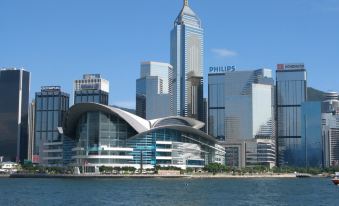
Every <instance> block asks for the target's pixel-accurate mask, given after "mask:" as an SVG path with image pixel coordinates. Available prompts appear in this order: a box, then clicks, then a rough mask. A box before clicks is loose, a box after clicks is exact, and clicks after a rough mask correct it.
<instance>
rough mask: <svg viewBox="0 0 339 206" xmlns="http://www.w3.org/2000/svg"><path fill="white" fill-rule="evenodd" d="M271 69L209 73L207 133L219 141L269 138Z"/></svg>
mask: <svg viewBox="0 0 339 206" xmlns="http://www.w3.org/2000/svg"><path fill="white" fill-rule="evenodd" d="M273 83H274V81H273V79H272V71H271V70H269V69H259V70H254V71H234V72H225V73H211V74H209V83H208V89H209V98H208V102H209V103H208V106H209V112H208V113H209V134H211V135H212V136H215V137H216V138H218V139H219V140H220V141H225V140H227V139H242V140H248V139H253V138H259V137H265V138H272V137H273V136H274V132H273V127H274V125H273V119H274V110H273Z"/></svg>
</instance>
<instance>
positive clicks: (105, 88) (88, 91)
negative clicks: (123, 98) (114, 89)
mask: <svg viewBox="0 0 339 206" xmlns="http://www.w3.org/2000/svg"><path fill="white" fill-rule="evenodd" d="M108 100H109V82H108V81H107V80H105V79H103V78H101V75H100V74H84V75H83V79H81V80H75V81H74V104H78V103H88V102H94V103H99V104H105V105H108Z"/></svg>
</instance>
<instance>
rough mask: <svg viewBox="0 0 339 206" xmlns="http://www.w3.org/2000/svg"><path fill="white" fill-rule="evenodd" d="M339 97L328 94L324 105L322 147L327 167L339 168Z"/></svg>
mask: <svg viewBox="0 0 339 206" xmlns="http://www.w3.org/2000/svg"><path fill="white" fill-rule="evenodd" d="M338 123H339V95H338V93H337V92H329V93H327V94H326V100H325V101H324V102H323V103H322V146H323V164H324V166H325V167H337V166H339V124H338Z"/></svg>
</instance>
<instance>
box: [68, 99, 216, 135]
mask: <svg viewBox="0 0 339 206" xmlns="http://www.w3.org/2000/svg"><path fill="white" fill-rule="evenodd" d="M97 111H99V112H104V113H108V114H113V115H117V116H119V117H120V118H122V119H123V120H125V121H126V122H127V123H128V124H129V125H130V126H131V127H132V128H133V129H134V130H135V131H136V132H137V133H138V134H141V133H147V132H151V131H153V130H156V129H162V128H171V129H177V130H182V131H186V132H190V133H195V134H198V135H199V136H203V137H205V138H208V139H210V140H213V139H214V138H213V137H211V136H209V135H208V134H206V133H204V132H202V131H200V129H201V128H203V127H204V126H205V124H204V123H203V122H200V121H198V120H195V119H192V118H188V117H180V116H172V117H164V118H159V119H154V120H150V121H148V120H145V119H143V118H141V117H139V116H136V115H134V114H132V113H129V112H127V111H124V110H122V109H118V108H115V107H111V106H107V105H102V104H97V103H81V104H75V105H73V106H72V107H71V108H70V109H69V111H68V112H67V115H66V118H65V121H64V125H63V131H64V133H65V134H66V135H68V136H70V137H74V135H75V134H74V133H75V130H76V129H75V128H76V126H77V124H78V121H79V119H80V118H81V116H82V115H83V114H84V113H86V112H97Z"/></svg>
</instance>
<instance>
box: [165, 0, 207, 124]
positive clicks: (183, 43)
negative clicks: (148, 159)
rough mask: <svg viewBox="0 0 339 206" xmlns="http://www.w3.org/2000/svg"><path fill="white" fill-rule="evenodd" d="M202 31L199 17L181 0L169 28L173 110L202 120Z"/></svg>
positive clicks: (186, 1)
mask: <svg viewBox="0 0 339 206" xmlns="http://www.w3.org/2000/svg"><path fill="white" fill-rule="evenodd" d="M203 61H204V30H203V28H202V25H201V21H200V19H199V18H198V16H197V15H196V14H195V13H194V12H193V11H192V9H191V8H190V7H189V5H188V0H185V1H184V6H183V8H182V10H181V11H180V13H179V15H178V17H177V18H176V20H175V22H174V28H173V30H172V31H171V65H172V66H173V69H174V74H175V79H174V84H175V87H174V91H173V93H174V106H173V108H174V110H175V111H176V114H177V115H180V116H185V117H191V118H195V119H199V120H202V119H203V65H204V63H203Z"/></svg>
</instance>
